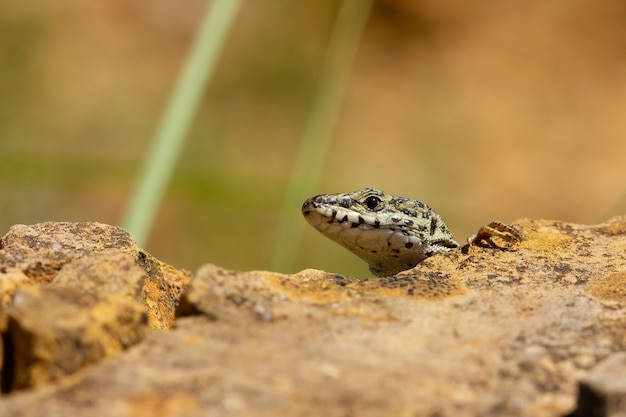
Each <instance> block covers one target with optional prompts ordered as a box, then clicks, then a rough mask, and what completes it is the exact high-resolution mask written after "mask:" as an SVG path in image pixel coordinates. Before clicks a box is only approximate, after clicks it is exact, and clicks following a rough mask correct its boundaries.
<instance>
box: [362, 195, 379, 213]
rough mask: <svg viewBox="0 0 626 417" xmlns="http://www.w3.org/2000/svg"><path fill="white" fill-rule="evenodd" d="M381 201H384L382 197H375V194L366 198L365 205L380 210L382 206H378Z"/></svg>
mask: <svg viewBox="0 0 626 417" xmlns="http://www.w3.org/2000/svg"><path fill="white" fill-rule="evenodd" d="M380 203H382V201H381V200H380V198H378V197H375V196H371V197H367V198H366V199H365V207H367V208H368V209H370V210H376V209H377V208H378V209H379V210H380V208H381V207H378V206H379V205H380Z"/></svg>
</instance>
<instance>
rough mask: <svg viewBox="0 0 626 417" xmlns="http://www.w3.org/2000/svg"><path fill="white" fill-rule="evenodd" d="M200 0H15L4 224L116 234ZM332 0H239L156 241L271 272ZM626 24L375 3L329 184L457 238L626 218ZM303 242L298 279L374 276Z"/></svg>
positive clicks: (616, 16) (2, 36) (170, 258)
mask: <svg viewBox="0 0 626 417" xmlns="http://www.w3.org/2000/svg"><path fill="white" fill-rule="evenodd" d="M205 6H206V3H205V2H204V1H200V0H189V1H187V2H186V4H185V7H180V4H179V3H177V2H174V1H172V0H155V1H153V2H150V3H146V2H140V1H136V0H125V1H121V0H110V1H107V2H80V1H77V0H48V1H46V2H45V3H43V4H42V3H34V2H3V3H2V4H0V193H1V195H2V200H1V204H0V230H7V229H8V227H9V226H10V225H12V224H15V223H34V222H38V221H45V220H69V221H78V220H94V221H102V222H106V223H112V224H117V223H119V221H120V218H121V215H122V210H123V208H124V205H125V204H126V201H127V199H128V196H129V193H130V191H131V188H132V183H133V179H134V177H135V175H136V173H137V169H138V167H139V165H140V162H141V161H142V158H143V156H144V154H145V152H146V149H147V148H148V144H149V141H150V139H151V137H152V135H153V133H154V129H155V128H156V125H157V121H158V119H159V117H160V116H161V112H162V110H163V108H164V106H165V102H166V100H167V97H168V96H169V93H170V91H171V88H172V86H173V84H174V80H175V78H176V75H177V73H178V71H179V70H180V67H181V65H182V60H183V57H184V54H185V53H186V51H187V49H188V47H189V43H190V41H191V38H192V36H193V34H194V32H195V30H196V28H197V25H198V20H199V18H200V16H201V15H202V10H204V7H205ZM337 7H338V3H337V2H335V1H332V0H320V1H316V2H291V1H287V0H256V1H254V2H245V3H244V6H243V7H242V9H241V12H240V15H239V16H238V18H237V20H236V22H235V27H234V29H233V32H232V34H231V36H230V38H229V40H228V42H227V44H226V46H225V49H224V53H223V55H222V57H221V61H220V63H219V66H218V68H217V71H216V74H215V79H214V81H213V82H212V83H211V85H210V87H209V89H208V91H207V92H206V94H205V95H204V97H203V102H202V105H201V108H200V112H199V115H198V117H197V119H196V121H195V122H194V125H193V127H192V130H191V132H190V135H189V140H188V143H187V144H186V147H185V149H184V151H183V154H182V156H181V160H180V162H179V164H178V166H177V170H176V172H175V175H174V178H173V181H172V183H171V185H170V187H169V189H168V192H167V194H166V196H165V201H164V203H163V206H162V207H161V209H160V211H159V215H158V218H157V224H156V228H155V230H154V232H153V233H152V235H151V240H150V242H149V243H148V245H147V247H146V249H147V250H149V251H150V252H152V253H153V254H154V255H155V256H157V257H159V258H161V259H163V260H164V261H167V262H170V263H172V264H174V265H175V266H178V267H183V268H188V269H192V270H193V269H195V268H197V267H198V266H199V265H200V264H201V263H203V262H213V263H216V264H219V265H222V266H224V267H227V268H233V269H262V268H266V267H267V266H268V261H269V258H270V253H269V251H270V250H271V244H272V242H273V240H274V239H275V230H276V226H277V221H278V217H279V214H280V213H279V210H280V205H281V203H282V201H283V195H284V192H285V190H286V187H287V184H288V181H289V174H290V172H291V169H292V165H293V163H294V158H295V155H296V151H297V146H298V142H299V139H300V137H301V136H302V132H303V130H304V128H305V125H306V120H307V117H308V114H309V111H310V110H311V105H312V100H313V97H314V94H315V91H316V88H317V81H318V76H319V72H320V69H321V68H322V66H323V59H324V51H325V48H326V46H327V45H328V40H329V36H330V33H331V29H332V24H333V22H334V19H335V17H336V14H337ZM625 22H626V3H624V2H621V1H619V0H600V1H597V2H593V3H591V2H585V1H583V0H573V1H572V0H567V1H566V0H556V1H553V2H539V1H530V2H529V1H522V0H514V1H509V2H505V3H502V2H498V1H496V0H481V1H478V2H471V3H467V2H459V1H456V0H446V1H438V2H435V1H430V0H426V1H420V2H414V1H409V0H379V1H376V2H375V4H374V7H373V9H372V11H371V16H370V19H369V21H368V24H367V26H366V29H365V34H364V38H363V41H362V43H361V46H360V49H359V51H358V54H357V57H356V62H355V64H354V66H353V69H352V73H351V79H350V82H349V84H348V90H347V93H346V96H345V98H344V101H343V105H342V108H341V113H340V121H339V125H338V127H337V129H336V131H335V136H334V138H333V139H334V140H333V144H332V146H331V149H330V154H329V155H330V157H329V159H328V160H327V161H326V163H325V167H324V171H323V172H324V176H323V177H322V179H321V183H320V184H319V189H318V190H316V193H321V192H339V191H349V190H354V189H356V188H360V187H363V186H376V187H379V188H382V189H384V190H386V191H387V192H390V193H393V194H397V195H403V196H406V197H412V198H418V199H422V200H423V201H425V202H427V203H428V204H429V205H431V206H432V207H434V208H435V209H436V210H437V211H438V212H440V213H441V214H442V216H443V217H444V218H445V219H446V221H447V223H448V225H449V226H450V228H451V229H452V231H453V232H454V233H455V236H456V237H457V240H459V241H462V240H464V237H465V236H467V235H468V234H470V233H472V232H473V231H474V230H475V229H476V228H477V227H478V226H479V225H481V224H484V223H486V222H488V221H490V220H493V219H500V220H503V221H513V220H515V219H516V218H519V217H538V218H556V219H560V220H564V221H574V222H580V223H591V222H597V221H601V220H604V219H605V218H606V217H608V216H610V215H617V214H620V213H621V214H623V213H625V212H626V206H625V205H624V204H625V202H626V198H624V190H625V189H626V187H625V185H626V176H624V168H623V167H624V166H625V164H626V149H625V148H626V141H624V137H625V136H626V124H624V122H623V110H622V109H623V108H624V107H625V105H626V55H625V54H624V50H626V49H625V45H624V43H625V42H626V33H625V32H626V24H625ZM294 209H295V210H299V207H298V208H294ZM302 221H304V220H302ZM293 245H294V246H295V247H297V249H298V256H297V262H296V265H295V266H294V268H293V270H292V271H285V272H293V271H296V270H298V269H302V268H307V267H312V268H322V269H326V270H331V271H335V272H338V273H344V274H353V275H356V276H361V277H364V276H369V273H368V272H367V268H366V266H365V264H364V263H363V262H361V261H360V260H359V259H358V258H356V257H354V256H353V255H351V254H349V253H348V252H347V251H344V250H343V249H342V248H340V247H339V246H337V245H335V244H333V243H332V242H330V241H328V240H327V239H326V238H324V237H323V236H321V235H320V234H319V233H317V232H316V231H314V230H313V229H312V228H309V229H305V235H304V238H303V240H301V241H298V240H297V239H295V238H294V242H293Z"/></svg>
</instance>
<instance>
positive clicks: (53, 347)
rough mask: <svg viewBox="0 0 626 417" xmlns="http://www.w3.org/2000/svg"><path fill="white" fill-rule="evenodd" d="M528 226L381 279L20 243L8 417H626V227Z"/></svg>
mask: <svg viewBox="0 0 626 417" xmlns="http://www.w3.org/2000/svg"><path fill="white" fill-rule="evenodd" d="M516 224H517V225H518V227H519V228H520V230H521V232H522V234H523V236H524V241H523V242H522V243H521V244H520V245H519V246H517V247H516V248H514V249H513V250H499V249H492V248H480V247H473V248H471V249H470V251H469V253H467V254H464V253H462V251H461V250H460V249H459V250H455V251H452V252H450V253H447V254H443V255H437V256H434V257H431V258H429V259H427V260H426V261H424V262H423V263H422V264H420V265H418V267H416V268H415V269H413V270H410V271H406V272H403V273H401V274H398V275H396V276H394V277H389V278H381V279H375V280H369V281H359V280H357V279H354V278H350V277H344V276H340V275H337V274H331V273H326V272H322V271H317V270H305V271H302V272H300V273H297V274H294V275H283V274H278V273H273V272H233V271H227V270H224V269H221V268H219V267H217V266H214V265H204V266H203V267H201V268H200V269H199V270H198V271H197V272H196V273H195V274H194V275H193V277H192V276H191V275H190V274H189V273H187V272H185V271H180V270H176V269H175V268H173V267H171V266H169V265H166V264H164V263H162V262H160V261H159V260H157V259H155V258H153V257H152V256H150V255H149V254H148V253H146V252H145V251H142V250H141V249H140V248H138V247H137V246H136V244H135V243H134V242H133V241H132V239H131V238H130V237H129V235H128V234H127V233H126V232H125V231H124V230H122V229H120V228H116V227H113V226H108V225H104V224H99V223H51V222H50V223H41V224H36V225H32V226H24V225H16V226H14V227H12V228H11V229H10V230H9V232H8V233H7V234H6V235H5V236H4V237H3V238H1V239H0V332H1V333H2V345H1V346H0V349H1V353H2V355H1V356H0V357H1V359H0V361H1V362H0V366H1V373H0V386H1V388H2V396H1V397H0V415H2V416H68V415H90V416H137V415H151V416H152V415H158V416H206V415H237V416H270V415H271V416H275V415H283V416H285V415H288V416H304V415H307V416H308V415H324V416H392V415H393V416H455V417H458V416H498V417H501V416H533V417H536V416H555V417H557V416H558V417H565V416H572V417H574V416H580V417H582V416H592V417H595V416H613V417H617V416H622V417H623V416H626V353H625V351H626V217H619V218H614V219H611V220H610V221H608V222H606V223H603V224H600V225H594V226H582V225H576V224H567V223H561V222H555V221H544V220H520V221H518V222H517V223H516ZM347 256H348V255H347ZM154 330H162V331H154Z"/></svg>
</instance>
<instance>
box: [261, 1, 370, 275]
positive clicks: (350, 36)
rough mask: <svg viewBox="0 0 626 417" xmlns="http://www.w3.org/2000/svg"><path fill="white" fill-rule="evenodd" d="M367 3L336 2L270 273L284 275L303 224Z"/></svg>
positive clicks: (326, 150) (320, 169)
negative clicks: (306, 202)
mask: <svg viewBox="0 0 626 417" xmlns="http://www.w3.org/2000/svg"><path fill="white" fill-rule="evenodd" d="M372 3H373V1H372V0H344V1H343V2H342V3H341V6H340V9H339V12H338V14H337V18H336V20H335V24H334V27H333V33H332V34H331V37H330V42H329V45H328V49H327V51H326V56H325V59H324V64H323V68H322V70H321V74H320V81H319V87H318V91H317V96H316V97H315V101H314V103H313V107H312V109H311V113H310V115H309V119H308V123H307V126H306V128H305V132H304V135H303V137H302V140H301V142H300V148H299V150H298V154H297V156H296V160H295V165H294V169H293V172H292V174H291V177H290V182H289V185H288V187H287V191H286V193H285V198H284V201H283V205H282V209H281V211H282V213H283V214H282V216H281V219H280V223H279V225H278V229H277V232H276V241H275V245H274V248H273V250H272V255H271V259H270V265H269V268H270V269H271V270H274V271H287V270H288V269H289V268H290V267H291V264H292V263H293V260H294V257H295V253H296V250H297V247H298V245H297V244H296V243H297V242H298V241H299V236H300V234H301V233H300V232H301V230H302V226H303V225H304V220H302V219H301V215H300V206H301V204H302V202H303V201H304V199H305V198H306V197H309V196H310V195H311V194H312V193H313V190H314V189H315V186H316V185H317V183H318V182H319V178H320V176H321V174H322V169H323V167H324V162H325V161H326V159H327V157H328V155H327V154H328V149H329V148H330V143H331V141H332V137H333V131H334V127H335V125H336V122H337V118H338V116H339V111H340V107H341V98H342V97H343V94H344V91H345V87H346V84H347V82H348V78H349V75H350V69H351V67H352V65H351V64H352V62H353V60H354V56H355V55H356V51H357V49H358V46H359V41H360V39H361V35H362V32H363V28H364V27H365V23H366V22H367V18H368V16H369V11H370V8H371V5H372Z"/></svg>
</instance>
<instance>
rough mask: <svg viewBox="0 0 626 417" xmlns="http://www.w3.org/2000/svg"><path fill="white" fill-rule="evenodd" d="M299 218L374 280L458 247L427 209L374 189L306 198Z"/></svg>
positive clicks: (450, 235) (435, 215) (442, 225)
mask: <svg viewBox="0 0 626 417" xmlns="http://www.w3.org/2000/svg"><path fill="white" fill-rule="evenodd" d="M302 214H303V215H304V218H305V219H306V220H307V222H309V224H311V225H312V226H313V227H314V228H315V229H317V230H318V231H319V232H321V233H322V234H323V235H325V236H326V237H328V238H330V239H331V240H334V241H335V242H337V243H339V244H340V245H342V246H343V247H345V248H347V249H348V250H350V251H351V252H353V253H354V254H356V255H357V256H359V257H360V258H362V259H363V260H365V261H366V262H367V263H368V264H369V266H370V271H372V273H373V274H374V275H377V276H389V275H394V274H396V273H398V272H400V271H404V270H406V269H410V268H412V267H414V266H415V265H417V264H418V263H419V262H421V261H423V260H424V259H426V258H427V257H428V256H430V255H432V254H434V253H437V252H443V251H447V250H449V249H450V248H454V247H457V246H458V244H457V243H456V242H455V241H454V240H453V238H452V234H451V233H450V232H449V231H448V228H447V226H446V224H445V223H444V222H443V220H442V219H441V217H440V216H439V215H438V214H437V213H435V212H434V211H433V210H432V209H431V208H430V207H428V206H427V205H426V204H424V203H422V202H420V201H414V200H410V199H408V198H404V197H394V196H392V195H389V194H387V193H385V192H383V191H380V190H377V189H375V188H363V189H360V190H357V191H354V192H351V193H341V194H320V195H317V196H314V197H311V198H309V199H307V200H306V201H305V202H304V204H303V205H302Z"/></svg>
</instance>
